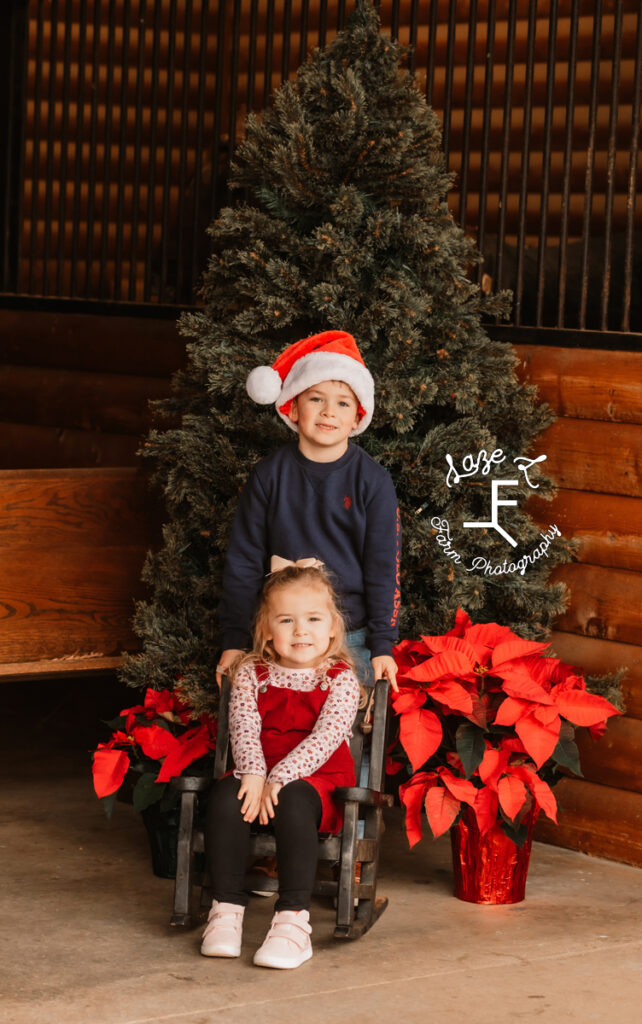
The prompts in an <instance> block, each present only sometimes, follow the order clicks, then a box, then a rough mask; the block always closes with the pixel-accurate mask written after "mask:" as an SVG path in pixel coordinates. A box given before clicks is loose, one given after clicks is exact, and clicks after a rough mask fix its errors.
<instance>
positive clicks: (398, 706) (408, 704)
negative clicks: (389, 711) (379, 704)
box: [392, 689, 426, 715]
mask: <svg viewBox="0 0 642 1024" xmlns="http://www.w3.org/2000/svg"><path fill="white" fill-rule="evenodd" d="M425 702H426V692H425V690H417V689H414V690H406V691H405V692H403V693H400V694H399V695H398V696H397V695H393V697H392V706H393V708H394V711H395V714H396V715H403V714H406V712H408V711H412V710H413V709H415V708H420V707H422V706H423V705H424V704H425Z"/></svg>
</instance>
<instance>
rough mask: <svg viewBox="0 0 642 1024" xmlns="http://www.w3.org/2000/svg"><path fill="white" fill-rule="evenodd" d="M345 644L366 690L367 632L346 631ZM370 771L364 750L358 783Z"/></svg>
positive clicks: (370, 677)
mask: <svg viewBox="0 0 642 1024" xmlns="http://www.w3.org/2000/svg"><path fill="white" fill-rule="evenodd" d="M346 644H347V647H348V650H349V651H350V654H351V655H352V658H353V661H354V663H355V667H356V670H357V678H358V679H359V682H361V683H362V684H363V685H364V686H365V687H366V688H367V689H368V690H371V689H372V687H373V686H374V684H375V678H374V672H373V671H372V662H371V661H370V648H369V647H368V634H367V631H366V630H365V629H353V630H352V631H351V632H350V633H346ZM369 771H370V751H369V750H364V752H363V757H362V758H361V776H360V778H359V785H360V786H364V787H367V786H368V773H369ZM359 838H360V839H363V822H362V821H360V822H359Z"/></svg>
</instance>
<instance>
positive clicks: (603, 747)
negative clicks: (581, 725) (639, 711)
mask: <svg viewBox="0 0 642 1024" xmlns="http://www.w3.org/2000/svg"><path fill="white" fill-rule="evenodd" d="M575 738H576V741H577V745H578V748H579V752H580V765H581V768H582V775H583V776H584V778H585V779H586V781H587V782H599V783H600V784H601V785H603V786H613V787H614V788H615V789H630V790H631V791H632V792H634V793H642V721H640V719H639V718H628V717H622V718H610V719H609V723H608V727H607V730H606V733H605V734H604V736H602V737H601V738H600V739H599V740H592V739H591V736H590V734H589V732H588V730H587V729H578V730H577V733H576V736H575Z"/></svg>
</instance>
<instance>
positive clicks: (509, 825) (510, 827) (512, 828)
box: [499, 820, 528, 850]
mask: <svg viewBox="0 0 642 1024" xmlns="http://www.w3.org/2000/svg"><path fill="white" fill-rule="evenodd" d="M499 827H500V828H501V830H502V832H503V833H504V835H506V836H508V838H509V839H511V840H512V841H513V842H514V843H515V846H517V847H519V849H520V850H521V848H522V846H523V845H524V843H525V842H526V840H527V839H528V825H525V824H524V823H523V822H522V823H521V824H519V825H516V824H515V823H514V822H512V821H505V820H502V821H500V823H499Z"/></svg>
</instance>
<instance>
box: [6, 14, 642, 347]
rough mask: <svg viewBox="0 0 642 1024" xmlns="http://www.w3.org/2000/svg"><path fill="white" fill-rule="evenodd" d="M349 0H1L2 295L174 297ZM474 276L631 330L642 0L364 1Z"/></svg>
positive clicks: (639, 319) (200, 261) (182, 299)
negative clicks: (437, 145) (428, 126)
mask: <svg viewBox="0 0 642 1024" xmlns="http://www.w3.org/2000/svg"><path fill="white" fill-rule="evenodd" d="M355 4H356V0H180V2H179V0H5V3H4V4H3V5H1V6H2V7H3V10H2V13H1V14H0V25H1V27H2V29H3V41H2V42H0V45H4V55H5V60H4V61H3V62H2V68H1V69H0V74H4V76H5V86H6V88H5V95H6V96H8V97H10V103H8V104H7V105H6V109H5V111H4V112H3V113H2V114H0V139H1V140H2V145H3V157H2V161H0V178H1V180H2V184H4V185H5V187H4V188H3V190H2V195H3V198H2V203H1V205H0V222H1V223H0V229H1V234H0V237H1V240H2V244H1V246H0V261H1V262H0V277H1V279H2V283H1V288H2V291H3V292H4V294H5V296H10V295H16V296H24V297H29V296H41V297H42V296H49V297H50V298H52V299H53V298H56V297H60V298H69V299H88V300H92V301H98V300H100V301H102V302H112V303H141V302H142V303H150V304H158V305H159V306H160V305H168V304H170V305H171V304H175V305H191V304H193V303H194V302H195V293H196V288H197V285H198V280H199V275H200V273H201V271H202V269H203V267H204V265H205V262H206V258H207V247H208V240H207V234H206V228H207V225H208V224H209V223H210V221H211V219H212V218H213V217H215V216H216V215H217V213H218V211H219V210H220V209H221V207H222V206H223V205H224V204H225V203H229V202H236V201H237V200H238V199H239V198H249V197H247V196H245V197H243V196H240V195H239V196H237V194H236V193H230V192H229V190H228V188H227V172H228V168H229V162H230V160H231V159H232V157H233V154H234V149H235V147H236V145H237V144H238V142H239V140H240V138H241V137H242V132H243V125H244V121H245V117H246V116H247V114H248V113H249V112H251V111H260V110H261V109H262V108H263V107H264V106H265V105H266V104H268V103H269V102H270V99H271V95H272V93H273V91H274V89H275V88H277V86H278V85H279V84H280V82H281V81H284V80H286V79H287V78H292V77H293V76H294V75H295V73H296V69H297V67H298V65H299V64H300V63H301V61H302V60H304V59H305V57H306V56H307V55H308V54H309V53H310V51H311V49H312V48H313V47H314V46H321V47H323V46H325V45H327V44H328V43H330V42H331V41H332V39H334V38H335V36H336V34H337V32H338V31H341V29H342V28H343V27H344V25H345V24H346V22H347V20H348V19H349V17H350V16H351V15H352V13H353V11H354V8H355ZM377 7H378V9H379V11H380V15H381V21H382V30H383V31H384V32H386V33H387V34H390V35H392V36H393V37H394V38H396V39H398V40H399V42H400V43H401V44H402V45H403V46H409V47H410V48H411V50H410V53H409V55H408V57H407V58H406V66H408V67H409V68H410V70H411V72H412V73H413V75H414V77H415V81H416V84H417V87H418V88H419V89H420V90H421V91H422V92H423V93H424V94H425V96H426V98H427V100H428V102H429V103H431V104H432V106H433V107H434V108H435V110H436V112H437V113H438V115H439V116H440V117H441V119H442V124H443V129H444V154H445V158H446V161H447V165H448V167H449V168H450V169H451V170H452V171H453V172H454V173H455V175H456V187H455V189H454V190H453V192H452V193H451V194H450V195H449V197H448V198H449V203H450V205H451V209H452V210H453V214H454V216H455V218H456V220H457V221H458V222H459V223H460V224H461V226H462V227H463V228H464V230H465V231H466V232H467V233H468V234H472V235H475V236H476V237H477V239H478V244H479V246H480V249H481V251H482V253H483V255H484V263H483V265H482V266H481V267H480V268H479V270H478V271H477V270H476V271H475V272H476V273H478V274H479V281H480V283H481V286H482V288H483V289H484V290H486V291H491V290H499V289H501V288H510V289H512V290H513V292H514V309H513V317H512V319H513V322H514V324H515V325H522V326H524V327H539V328H555V329H556V330H564V329H567V330H578V329H579V330H586V331H601V332H603V333H606V332H610V333H613V332H614V331H627V332H642V297H641V294H640V293H641V285H640V282H641V281H642V270H641V267H640V262H641V259H642V254H641V249H642V241H641V239H642V224H641V210H640V204H639V203H637V201H636V200H637V188H638V181H639V160H640V146H639V133H640V116H641V97H640V92H641V90H642V9H641V7H640V3H639V0H609V2H608V4H607V3H604V0H380V2H379V3H377Z"/></svg>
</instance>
